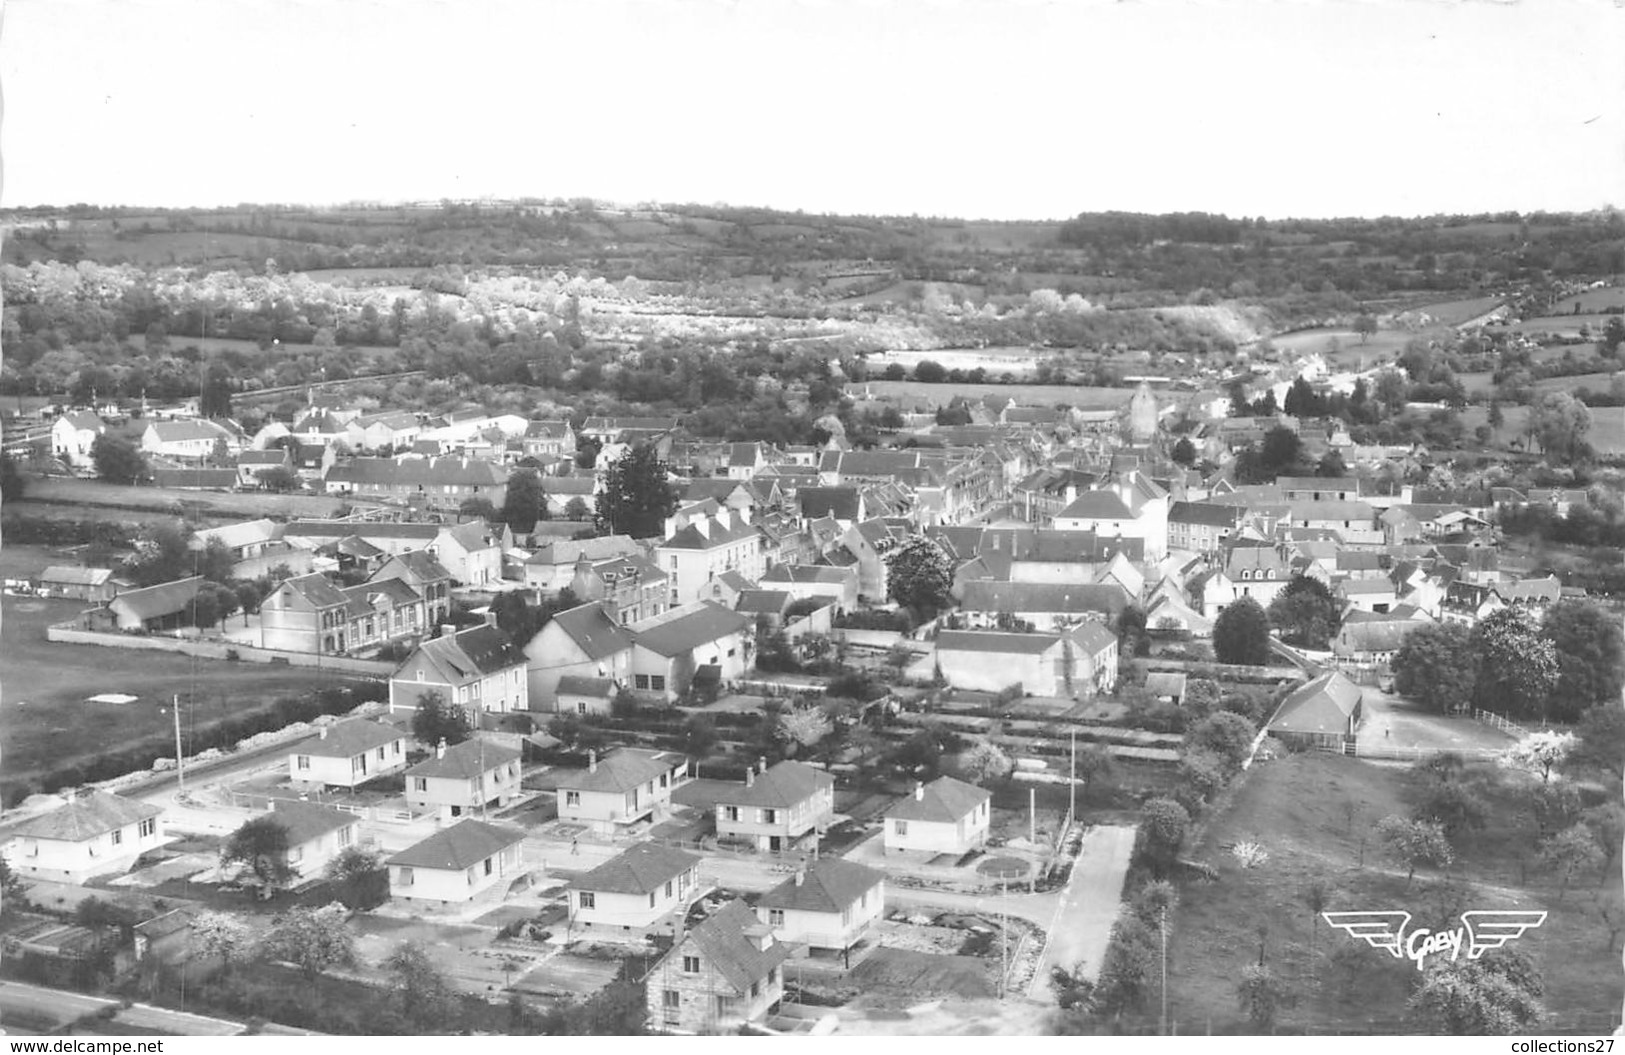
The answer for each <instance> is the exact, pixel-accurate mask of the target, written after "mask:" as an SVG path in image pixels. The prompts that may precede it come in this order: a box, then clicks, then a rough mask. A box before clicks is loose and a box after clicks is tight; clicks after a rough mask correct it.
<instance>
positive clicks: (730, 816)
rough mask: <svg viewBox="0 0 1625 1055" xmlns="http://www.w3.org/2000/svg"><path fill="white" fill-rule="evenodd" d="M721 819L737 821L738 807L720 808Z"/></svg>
mask: <svg viewBox="0 0 1625 1055" xmlns="http://www.w3.org/2000/svg"><path fill="white" fill-rule="evenodd" d="M722 818H723V820H729V821H737V820H738V819H739V807H738V806H724V807H722Z"/></svg>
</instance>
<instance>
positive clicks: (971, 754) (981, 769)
mask: <svg viewBox="0 0 1625 1055" xmlns="http://www.w3.org/2000/svg"><path fill="white" fill-rule="evenodd" d="M959 764H960V767H961V768H962V769H963V770H964V772H965V775H966V776H967V777H969V778H970V780H971V783H973V784H980V785H982V786H984V787H985V786H987V785H989V784H996V783H998V782H999V781H1001V780H1003V779H1005V778H1006V777H1008V776H1009V775H1010V771H1011V770H1012V769H1014V768H1015V764H1014V763H1013V762H1011V761H1010V756H1009V755H1007V754H1005V753H1004V752H1003V751H1000V750H999V749H998V748H997V747H995V746H994V745H993V744H992V743H991V742H989V741H987V740H982V741H979V742H977V743H976V744H973V745H972V746H971V748H970V750H968V751H966V752H965V754H964V756H963V757H962V758H961V759H960V762H959Z"/></svg>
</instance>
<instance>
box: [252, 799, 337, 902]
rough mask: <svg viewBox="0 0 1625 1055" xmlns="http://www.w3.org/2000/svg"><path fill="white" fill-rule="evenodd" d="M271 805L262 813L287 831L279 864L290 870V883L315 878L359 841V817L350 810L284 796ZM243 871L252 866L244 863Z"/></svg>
mask: <svg viewBox="0 0 1625 1055" xmlns="http://www.w3.org/2000/svg"><path fill="white" fill-rule="evenodd" d="M273 804H274V807H275V808H274V809H272V810H271V812H270V813H268V814H262V816H267V817H270V818H271V820H272V822H273V823H275V824H276V825H277V827H279V828H281V829H282V830H283V831H284V832H286V833H287V840H288V841H287V850H286V851H284V852H283V854H282V863H283V864H285V865H286V866H287V867H288V869H289V871H290V872H291V873H292V876H293V878H292V880H291V881H290V882H289V884H288V885H290V886H297V885H299V884H300V883H302V882H305V881H307V880H311V879H315V878H317V877H318V876H320V875H321V874H322V871H323V870H324V869H326V868H327V864H328V862H329V861H331V860H333V858H335V857H337V856H338V855H339V854H340V853H342V852H343V851H344V850H345V848H347V847H350V846H359V845H360V843H361V818H359V817H357V816H356V815H355V814H353V813H346V812H344V811H342V810H336V809H333V808H331V807H329V806H318V805H315V804H313V803H309V802H289V801H288V800H286V799H278V800H273ZM244 871H245V872H246V873H251V872H252V867H250V866H245V868H244ZM245 881H250V882H252V881H253V880H245Z"/></svg>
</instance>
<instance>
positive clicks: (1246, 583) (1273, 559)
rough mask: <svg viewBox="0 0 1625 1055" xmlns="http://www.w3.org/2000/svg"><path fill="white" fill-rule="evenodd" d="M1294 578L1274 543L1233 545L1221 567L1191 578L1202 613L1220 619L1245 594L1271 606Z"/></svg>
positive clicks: (1192, 591) (1192, 589) (1261, 603)
mask: <svg viewBox="0 0 1625 1055" xmlns="http://www.w3.org/2000/svg"><path fill="white" fill-rule="evenodd" d="M1291 581H1292V569H1291V567H1290V566H1289V565H1288V564H1287V560H1286V557H1285V556H1283V555H1282V553H1281V551H1280V550H1279V549H1277V548H1276V547H1275V546H1232V547H1231V548H1230V550H1229V551H1228V552H1226V553H1225V554H1224V557H1223V563H1222V564H1221V565H1220V567H1219V568H1218V569H1216V570H1214V571H1210V572H1205V573H1203V574H1202V575H1199V576H1197V577H1196V578H1194V579H1192V580H1191V582H1190V590H1191V595H1192V598H1193V599H1194V600H1197V601H1198V603H1199V605H1200V610H1201V613H1202V615H1204V616H1206V617H1207V618H1209V619H1217V618H1218V617H1219V613H1220V612H1222V611H1224V610H1225V608H1227V607H1228V606H1229V605H1231V604H1234V603H1235V602H1236V601H1237V600H1239V599H1241V598H1243V597H1251V598H1252V599H1253V600H1255V601H1257V602H1258V603H1259V605H1260V606H1261V607H1264V608H1268V607H1269V606H1270V602H1271V601H1274V600H1275V598H1276V596H1277V595H1279V594H1280V592H1281V591H1282V590H1284V589H1286V584H1287V583H1289V582H1291Z"/></svg>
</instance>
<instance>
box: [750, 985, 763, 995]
mask: <svg viewBox="0 0 1625 1055" xmlns="http://www.w3.org/2000/svg"><path fill="white" fill-rule="evenodd" d="M761 991H762V983H761V982H752V983H750V995H751V996H753V997H754V996H756V995H757V994H758V993H760V992H761Z"/></svg>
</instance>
